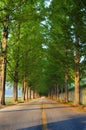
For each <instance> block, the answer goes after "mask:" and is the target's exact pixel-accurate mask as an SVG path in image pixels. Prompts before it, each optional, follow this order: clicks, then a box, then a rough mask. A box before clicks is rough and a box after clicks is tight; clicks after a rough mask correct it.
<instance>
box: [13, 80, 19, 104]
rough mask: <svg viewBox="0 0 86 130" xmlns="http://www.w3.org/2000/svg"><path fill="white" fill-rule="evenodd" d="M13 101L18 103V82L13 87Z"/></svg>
mask: <svg viewBox="0 0 86 130" xmlns="http://www.w3.org/2000/svg"><path fill="white" fill-rule="evenodd" d="M13 101H14V103H16V102H18V82H16V81H14V85H13Z"/></svg>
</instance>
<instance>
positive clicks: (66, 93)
mask: <svg viewBox="0 0 86 130" xmlns="http://www.w3.org/2000/svg"><path fill="white" fill-rule="evenodd" d="M65 102H66V103H67V102H68V75H67V73H66V74H65Z"/></svg>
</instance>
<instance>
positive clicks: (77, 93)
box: [74, 36, 80, 105]
mask: <svg viewBox="0 0 86 130" xmlns="http://www.w3.org/2000/svg"><path fill="white" fill-rule="evenodd" d="M75 48H76V52H75V95H74V105H79V104H80V66H79V60H80V58H79V39H78V37H77V36H76V44H75Z"/></svg>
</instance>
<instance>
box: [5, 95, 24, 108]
mask: <svg viewBox="0 0 86 130" xmlns="http://www.w3.org/2000/svg"><path fill="white" fill-rule="evenodd" d="M5 102H6V105H7V106H8V105H14V104H15V103H14V102H13V97H6V98H5ZM21 102H22V98H21V97H18V102H17V103H21Z"/></svg>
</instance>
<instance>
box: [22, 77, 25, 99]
mask: <svg viewBox="0 0 86 130" xmlns="http://www.w3.org/2000/svg"><path fill="white" fill-rule="evenodd" d="M25 94H26V81H25V78H24V80H23V87H22V101H25V99H26V98H25Z"/></svg>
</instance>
